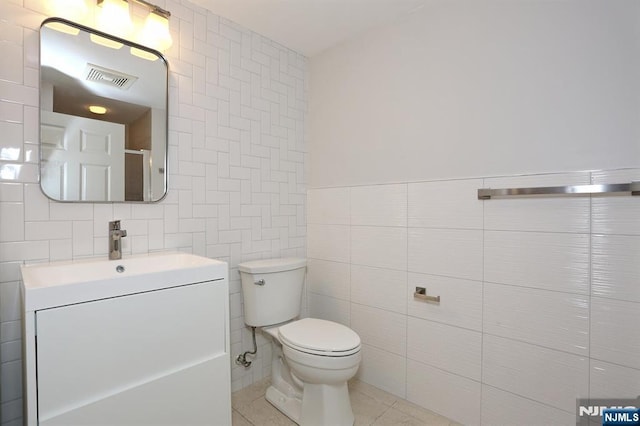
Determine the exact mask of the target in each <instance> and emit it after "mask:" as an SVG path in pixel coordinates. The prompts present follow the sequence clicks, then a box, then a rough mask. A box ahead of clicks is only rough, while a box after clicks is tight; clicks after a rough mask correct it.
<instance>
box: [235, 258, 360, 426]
mask: <svg viewBox="0 0 640 426" xmlns="http://www.w3.org/2000/svg"><path fill="white" fill-rule="evenodd" d="M306 264H307V262H306V260H305V259H295V258H287V259H267V260H256V261H251V262H244V263H241V264H239V265H238V269H239V271H240V276H241V278H242V293H243V295H244V321H245V323H246V324H247V325H249V326H252V327H261V328H262V330H263V331H265V332H267V333H268V334H269V335H270V336H271V337H272V338H273V339H272V345H273V361H272V366H271V386H269V388H268V389H267V393H266V398H267V400H268V401H269V402H270V403H271V404H273V405H274V406H275V407H276V408H278V409H279V410H280V411H282V412H283V413H284V414H286V415H287V416H288V417H289V418H291V419H292V420H293V421H294V422H296V423H298V424H300V425H302V426H312V425H331V426H333V425H335V426H342V425H344V426H351V425H353V422H354V417H353V411H352V410H351V401H350V400H349V390H348V388H347V380H349V379H351V378H352V377H353V376H354V375H355V374H356V372H357V371H358V366H359V365H360V360H361V357H362V355H361V353H360V337H359V336H358V335H357V334H356V333H355V332H354V331H353V330H351V329H350V328H349V327H346V326H344V325H342V324H338V323H335V322H331V321H325V320H321V319H314V318H304V319H300V320H296V318H297V317H298V316H299V315H300V303H301V300H302V286H303V284H304V276H305V269H306Z"/></svg>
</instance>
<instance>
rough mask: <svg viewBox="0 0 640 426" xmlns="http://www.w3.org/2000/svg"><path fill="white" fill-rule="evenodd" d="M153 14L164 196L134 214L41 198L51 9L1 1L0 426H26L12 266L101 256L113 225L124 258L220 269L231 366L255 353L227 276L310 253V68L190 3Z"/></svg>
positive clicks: (265, 359) (235, 380)
mask: <svg viewBox="0 0 640 426" xmlns="http://www.w3.org/2000/svg"><path fill="white" fill-rule="evenodd" d="M88 3H89V2H88ZM154 3H157V4H158V5H159V6H161V7H164V8H166V9H167V10H170V11H171V19H170V29H171V33H172V36H173V46H172V47H171V48H170V50H169V51H167V52H166V56H167V59H168V61H169V69H170V72H169V156H168V158H169V160H168V161H169V165H168V172H169V192H168V195H167V197H166V198H165V199H164V200H162V201H161V202H159V203H156V204H150V205H132V204H75V203H74V204H66V203H57V202H53V201H49V200H48V199H47V198H46V197H45V196H44V195H43V194H42V193H41V191H40V188H39V185H38V105H39V99H38V86H39V82H38V64H39V59H38V56H39V41H38V38H39V27H40V24H41V23H42V21H43V20H44V19H45V18H47V17H48V16H50V13H51V11H50V10H49V7H50V6H51V5H52V4H53V2H50V1H47V0H10V1H0V16H1V17H2V18H1V19H0V56H1V57H2V58H4V60H3V61H2V66H0V134H1V135H2V138H1V141H0V301H1V302H0V361H1V364H0V371H1V374H0V384H1V389H2V390H1V392H0V393H1V404H2V407H1V411H2V418H1V419H0V422H1V424H2V425H3V426H6V425H20V424H22V408H21V407H22V401H21V393H22V381H21V380H22V379H21V336H20V334H21V331H20V330H21V315H20V296H19V281H20V272H19V265H20V264H21V263H22V262H24V261H27V262H41V261H54V260H69V259H73V258H78V257H86V256H103V255H104V256H106V254H107V238H106V235H107V222H108V221H110V220H113V219H120V220H122V227H123V228H124V229H127V231H128V237H127V238H125V239H124V240H123V249H124V252H125V255H130V254H137V253H146V252H149V251H156V250H180V251H187V252H192V253H194V254H199V255H203V256H208V257H212V258H218V259H221V260H225V261H227V262H228V263H229V266H230V268H231V270H230V293H231V294H230V300H231V344H232V347H231V350H232V355H236V354H238V353H240V352H241V351H244V350H247V349H249V348H250V347H251V340H250V333H249V332H248V330H247V329H246V328H245V326H244V322H243V320H242V296H241V293H240V284H239V275H238V272H237V264H238V263H239V262H241V261H244V260H252V259H259V258H269V257H280V256H305V255H306V212H305V205H306V181H307V178H306V163H307V161H308V160H307V147H306V141H305V137H306V134H305V128H304V122H305V117H306V114H307V84H308V77H307V60H306V58H305V57H303V56H302V55H300V54H298V53H296V52H293V51H291V50H288V49H286V48H284V47H283V46H281V45H279V44H277V43H275V42H273V41H271V40H269V39H266V38H264V37H262V36H260V35H259V34H256V33H254V32H252V31H249V30H247V29H245V28H242V27H240V26H238V25H237V24H235V23H233V22H230V21H228V20H225V19H223V18H220V17H218V16H216V15H213V14H211V13H210V12H207V11H206V10H204V9H202V8H200V7H198V6H196V5H194V4H192V3H190V2H189V1H187V0H156V1H155V2H154ZM94 4H95V3H94ZM134 19H136V17H135V16H134ZM137 19H141V18H140V17H137ZM324 204H325V203H324V202H322V203H321V205H324ZM346 212H347V214H345V216H348V208H347V210H346ZM347 237H348V233H347ZM345 255H348V249H346V251H345ZM332 281H333V279H332ZM332 294H333V293H332ZM334 295H335V294H334ZM348 295H349V290H348V289H347V290H346V291H345V295H344V297H346V298H348ZM347 303H348V302H347ZM304 309H305V310H306V304H305V307H304ZM305 312H306V311H305ZM347 318H348V317H347ZM259 343H260V348H259V351H258V357H257V359H256V360H255V361H254V367H252V368H250V369H245V368H243V367H239V366H236V365H235V364H234V363H233V362H232V365H231V366H230V368H231V369H232V388H233V389H234V390H236V389H239V388H241V387H244V386H247V385H250V384H252V383H253V382H255V381H256V380H259V379H261V378H263V377H264V376H265V375H268V374H270V365H271V364H270V362H271V350H270V346H269V345H268V344H267V343H268V341H267V340H266V339H264V338H262V337H260V338H259Z"/></svg>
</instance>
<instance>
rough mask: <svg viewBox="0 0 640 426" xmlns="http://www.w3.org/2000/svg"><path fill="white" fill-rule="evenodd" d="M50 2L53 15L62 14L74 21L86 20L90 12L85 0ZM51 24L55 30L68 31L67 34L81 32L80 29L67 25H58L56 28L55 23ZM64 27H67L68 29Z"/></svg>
mask: <svg viewBox="0 0 640 426" xmlns="http://www.w3.org/2000/svg"><path fill="white" fill-rule="evenodd" d="M48 3H49V7H50V9H49V10H50V12H51V14H52V15H53V16H61V17H64V18H66V19H69V20H70V21H74V22H84V20H85V18H86V17H87V15H88V13H89V8H88V7H87V3H86V2H85V0H57V1H55V2H48ZM52 24H53V23H52ZM49 26H50V27H51V28H53V29H55V30H58V31H62V32H66V33H67V34H72V35H78V33H79V30H77V29H75V28H71V27H69V26H65V25H58V28H56V26H55V25H54V26H52V25H49ZM63 29H66V31H64V30H63Z"/></svg>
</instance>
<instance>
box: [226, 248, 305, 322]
mask: <svg viewBox="0 0 640 426" xmlns="http://www.w3.org/2000/svg"><path fill="white" fill-rule="evenodd" d="M306 266H307V261H306V259H298V258H283V259H264V260H253V261H250V262H243V263H240V264H239V265H238V270H239V271H240V278H241V280H242V294H243V297H244V322H245V323H246V324H247V325H250V326H253V327H263V326H267V325H272V324H278V323H281V322H285V321H289V320H291V319H293V318H295V317H297V316H298V315H300V304H301V302H302V286H303V284H304V274H305V269H306Z"/></svg>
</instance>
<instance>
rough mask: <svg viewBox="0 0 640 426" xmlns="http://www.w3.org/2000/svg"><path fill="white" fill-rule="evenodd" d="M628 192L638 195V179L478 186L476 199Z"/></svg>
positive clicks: (639, 184) (639, 182)
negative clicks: (503, 186) (521, 186)
mask: <svg viewBox="0 0 640 426" xmlns="http://www.w3.org/2000/svg"><path fill="white" fill-rule="evenodd" d="M621 192H630V193H631V195H640V181H638V182H631V183H609V184H603V185H573V186H542V187H535V188H501V189H492V188H480V189H478V200H490V199H491V198H493V197H511V196H515V197H522V196H527V195H562V194H582V195H589V194H613V193H621Z"/></svg>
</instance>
